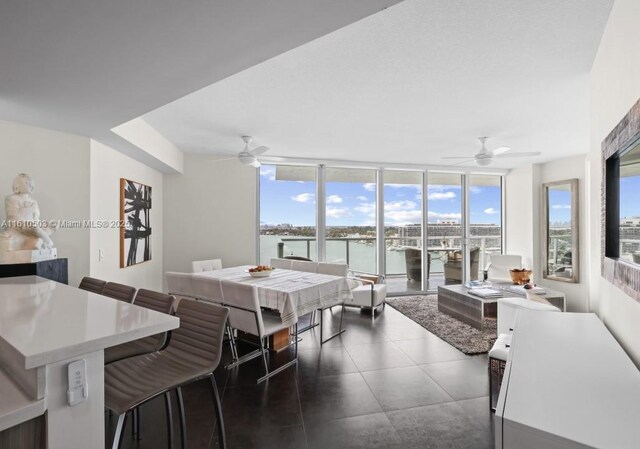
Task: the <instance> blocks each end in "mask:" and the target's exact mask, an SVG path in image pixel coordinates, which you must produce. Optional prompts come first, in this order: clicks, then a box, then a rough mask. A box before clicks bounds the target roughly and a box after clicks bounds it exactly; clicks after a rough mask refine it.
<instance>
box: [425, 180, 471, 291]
mask: <svg viewBox="0 0 640 449" xmlns="http://www.w3.org/2000/svg"><path fill="white" fill-rule="evenodd" d="M427 179H428V181H429V184H428V186H427V204H428V210H427V222H428V225H427V247H428V253H429V256H428V257H429V258H428V264H429V272H428V273H429V279H428V286H427V288H428V290H433V289H435V288H436V287H437V286H438V285H442V284H460V283H461V282H462V279H463V278H462V275H463V264H464V260H463V259H464V251H463V248H462V236H463V227H462V224H463V223H462V210H463V195H464V192H463V191H462V175H460V174H459V173H429V174H428V178H427Z"/></svg>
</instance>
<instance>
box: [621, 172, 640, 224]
mask: <svg viewBox="0 0 640 449" xmlns="http://www.w3.org/2000/svg"><path fill="white" fill-rule="evenodd" d="M631 217H640V176H629V177H627V178H621V179H620V218H631Z"/></svg>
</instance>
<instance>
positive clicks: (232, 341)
mask: <svg viewBox="0 0 640 449" xmlns="http://www.w3.org/2000/svg"><path fill="white" fill-rule="evenodd" d="M227 333H228V334H229V346H230V347H231V357H232V358H233V361H234V362H237V361H238V348H237V347H236V338H235V336H234V335H233V329H232V328H231V326H230V325H229V322H228V321H227Z"/></svg>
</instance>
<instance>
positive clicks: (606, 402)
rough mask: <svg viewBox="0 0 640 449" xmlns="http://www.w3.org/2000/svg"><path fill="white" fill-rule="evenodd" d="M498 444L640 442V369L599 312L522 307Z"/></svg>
mask: <svg viewBox="0 0 640 449" xmlns="http://www.w3.org/2000/svg"><path fill="white" fill-rule="evenodd" d="M496 448H501V449H502V448H504V449H515V448H517V449H539V448H545V449H560V448H571V449H575V448H602V449H627V448H628V449H638V448H640V371H639V370H638V368H637V367H636V366H635V365H634V364H633V362H632V361H631V359H629V357H628V356H627V355H626V353H625V352H624V351H623V349H622V348H621V347H620V345H619V344H618V342H617V341H616V340H615V339H614V338H613V336H612V335H611V334H610V333H609V331H608V330H607V329H606V327H605V326H604V324H603V323H602V322H601V321H600V320H599V319H598V317H597V316H596V315H594V314H591V313H581V314H578V313H549V312H528V311H521V312H519V313H518V317H517V321H516V326H515V329H514V335H513V340H512V345H511V351H510V353H509V360H508V361H507V368H506V370H505V376H504V380H503V382H502V387H501V390H500V397H499V399H498V407H497V410H496Z"/></svg>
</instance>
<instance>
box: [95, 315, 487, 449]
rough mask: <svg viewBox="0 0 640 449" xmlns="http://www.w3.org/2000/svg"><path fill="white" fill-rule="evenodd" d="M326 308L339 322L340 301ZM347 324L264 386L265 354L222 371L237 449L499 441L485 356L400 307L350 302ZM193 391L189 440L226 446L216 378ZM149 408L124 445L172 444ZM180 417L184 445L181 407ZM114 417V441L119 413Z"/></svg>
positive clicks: (159, 406) (230, 437)
mask: <svg viewBox="0 0 640 449" xmlns="http://www.w3.org/2000/svg"><path fill="white" fill-rule="evenodd" d="M325 313H326V314H327V315H325V317H326V319H325V325H326V326H329V325H333V326H334V327H335V326H336V322H337V318H338V316H339V310H338V308H334V311H333V314H332V316H331V318H329V312H325ZM344 323H345V327H346V329H347V331H346V332H345V333H344V334H342V336H340V337H338V338H335V339H333V340H331V341H330V342H329V343H327V344H325V345H324V346H322V348H320V344H319V332H317V331H318V329H317V328H316V329H314V330H312V331H309V332H306V333H304V334H302V335H301V336H302V338H303V340H302V341H301V342H300V344H299V362H298V366H297V367H292V368H290V369H288V370H286V371H284V372H282V373H280V374H278V375H276V376H275V377H273V378H271V379H270V380H269V381H267V382H264V383H262V384H260V385H256V384H255V379H256V378H257V377H258V375H262V365H261V363H260V359H255V360H253V361H251V362H248V363H246V364H244V365H241V366H240V367H237V368H234V369H233V370H230V371H227V370H225V369H223V368H219V369H218V370H217V372H216V379H217V384H218V390H219V391H220V395H221V397H222V403H223V412H224V419H225V428H226V434H227V446H228V448H229V449H253V448H260V449H270V448H278V449H286V448H291V449H294V448H295V449H304V448H308V449H320V448H330V449H342V448H354V449H355V448H368V449H369V448H385V449H393V448H439V449H447V448H452V449H462V448H473V449H483V448H492V447H493V441H494V437H493V422H492V416H491V414H490V413H489V409H488V397H487V395H488V388H489V387H488V375H487V358H486V355H483V356H465V355H464V354H462V353H461V352H459V351H458V350H457V349H455V348H453V347H452V346H450V345H449V344H447V343H445V342H444V341H442V340H440V339H439V338H438V337H436V336H435V335H433V334H431V333H430V332H428V331H426V330H425V329H423V328H422V327H420V326H419V325H417V324H416V323H414V322H413V321H411V320H409V319H408V318H406V317H405V316H404V315H402V314H400V313H399V312H397V311H396V310H394V309H393V308H391V307H386V309H385V310H384V312H382V314H380V315H379V316H378V318H377V319H376V321H375V322H374V323H372V322H371V319H370V317H369V315H368V314H363V313H361V312H360V311H359V310H358V309H349V308H347V309H346V310H345V316H344ZM325 335H326V334H325ZM225 352H228V351H225ZM290 355H291V352H290V351H288V350H285V351H283V352H281V353H279V354H277V355H276V356H274V357H272V358H271V360H270V363H271V364H272V366H277V365H278V364H279V363H283V361H285V360H286V359H287V357H289V356H290ZM228 360H229V355H228V354H227V353H225V356H224V358H223V362H222V363H226V362H227V361H228ZM254 362H255V363H254ZM184 396H185V405H186V409H187V411H186V413H187V425H188V431H187V433H188V442H189V447H190V448H192V449H209V448H215V447H218V444H217V431H216V429H215V418H214V413H213V407H212V402H211V395H210V389H209V385H208V384H207V383H206V382H198V383H195V384H193V385H191V386H189V387H187V388H185V389H184ZM174 404H175V402H174ZM141 415H142V418H141V420H142V421H141V422H142V426H141V427H142V429H141V431H142V433H141V439H140V440H138V441H136V440H134V439H133V438H132V437H131V431H130V426H129V425H128V426H127V429H126V430H125V443H124V445H123V447H125V448H140V449H147V448H148V449H159V448H163V447H167V437H166V434H167V427H166V420H165V415H164V408H163V401H162V400H161V399H154V400H152V401H150V402H149V403H147V404H145V405H144V406H143V407H142V410H141ZM174 417H175V418H174V420H175V421H176V422H175V423H174V424H175V426H174V427H175V432H174V442H175V443H174V447H176V448H179V447H180V437H179V430H178V426H177V410H176V411H175V412H174ZM106 419H107V436H106V439H107V443H108V444H110V440H111V435H112V432H113V427H114V424H115V419H112V418H111V419H110V418H106ZM130 421H131V420H129V422H130ZM108 447H109V446H108Z"/></svg>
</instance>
